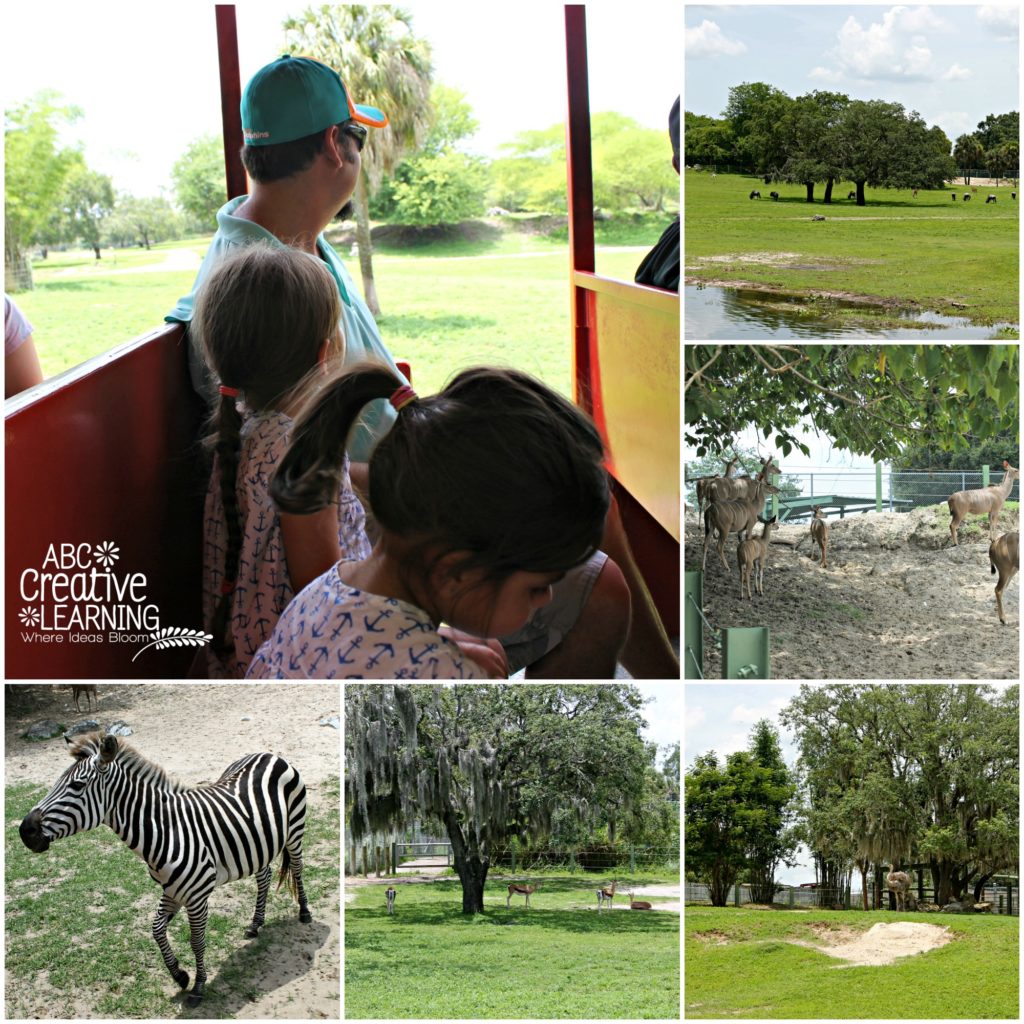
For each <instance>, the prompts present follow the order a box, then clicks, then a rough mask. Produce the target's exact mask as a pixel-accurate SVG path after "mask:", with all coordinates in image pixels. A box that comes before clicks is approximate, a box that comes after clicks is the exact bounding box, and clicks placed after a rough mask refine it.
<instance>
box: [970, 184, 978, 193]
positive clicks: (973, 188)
mask: <svg viewBox="0 0 1024 1024" xmlns="http://www.w3.org/2000/svg"><path fill="white" fill-rule="evenodd" d="M971 191H972V192H973V193H974V194H975V195H977V194H978V186H977V185H972V186H971Z"/></svg>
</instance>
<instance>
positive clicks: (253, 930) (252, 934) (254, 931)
mask: <svg viewBox="0 0 1024 1024" xmlns="http://www.w3.org/2000/svg"><path fill="white" fill-rule="evenodd" d="M259 933H260V930H259V928H257V927H256V926H255V925H249V927H248V928H246V929H245V937H246V938H247V939H255V938H256V937H257V936H258V935H259Z"/></svg>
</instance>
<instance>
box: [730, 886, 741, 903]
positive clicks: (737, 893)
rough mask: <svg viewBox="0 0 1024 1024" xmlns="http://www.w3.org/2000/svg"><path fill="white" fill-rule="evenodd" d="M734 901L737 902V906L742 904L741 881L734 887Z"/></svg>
mask: <svg viewBox="0 0 1024 1024" xmlns="http://www.w3.org/2000/svg"><path fill="white" fill-rule="evenodd" d="M732 901H733V903H735V904H736V906H737V907H738V906H739V905H740V883H739V882H737V883H736V888H735V889H733V893H732Z"/></svg>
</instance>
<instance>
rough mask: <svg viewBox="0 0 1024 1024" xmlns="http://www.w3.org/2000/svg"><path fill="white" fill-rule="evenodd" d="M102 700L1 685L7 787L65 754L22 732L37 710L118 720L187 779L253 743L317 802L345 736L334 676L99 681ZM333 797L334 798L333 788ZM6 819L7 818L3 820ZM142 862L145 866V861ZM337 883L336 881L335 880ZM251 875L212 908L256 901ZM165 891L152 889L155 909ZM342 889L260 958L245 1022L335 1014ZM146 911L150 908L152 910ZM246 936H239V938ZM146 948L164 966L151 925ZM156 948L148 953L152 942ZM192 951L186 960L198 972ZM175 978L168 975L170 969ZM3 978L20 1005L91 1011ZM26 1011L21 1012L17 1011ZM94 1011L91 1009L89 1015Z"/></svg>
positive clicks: (68, 997) (278, 934) (37, 775)
mask: <svg viewBox="0 0 1024 1024" xmlns="http://www.w3.org/2000/svg"><path fill="white" fill-rule="evenodd" d="M98 693H99V703H98V707H94V709H93V713H92V714H89V713H87V712H86V711H85V707H86V703H85V699H84V698H82V699H81V701H80V703H81V707H82V709H83V711H82V713H81V714H79V713H77V712H76V711H75V706H74V703H73V702H72V699H71V687H70V685H64V684H60V685H53V686H48V685H44V684H28V685H9V686H8V687H7V689H6V694H5V722H4V726H5V744H6V747H5V761H4V775H5V785H10V784H11V783H15V782H23V781H28V782H34V783H38V784H40V785H45V786H49V785H50V784H51V783H52V782H54V781H55V780H56V778H57V776H58V775H59V774H60V772H62V771H63V770H64V768H65V767H66V766H67V765H68V764H69V763H70V761H69V759H68V757H67V754H66V752H65V747H66V744H65V743H64V741H63V739H61V738H60V737H57V738H56V739H52V740H46V741H41V742H40V741H37V742H32V743H30V742H28V741H27V740H25V739H23V738H22V733H23V732H24V731H25V729H26V727H27V726H29V725H31V724H32V723H34V722H37V721H40V720H41V719H53V720H55V721H57V722H59V723H60V724H62V725H64V726H66V727H71V726H73V725H74V724H75V723H77V722H80V721H83V720H86V719H89V718H93V719H96V720H98V721H99V722H100V724H101V725H103V726H106V725H108V724H110V723H111V722H112V721H116V720H122V721H124V722H126V723H127V724H128V725H129V726H131V728H132V729H133V730H134V734H133V735H132V736H129V737H127V741H128V742H129V743H131V744H132V745H133V746H134V747H135V748H136V749H137V750H138V751H139V752H140V753H142V754H143V755H144V756H145V757H147V758H149V759H150V760H152V761H155V762H156V763H157V764H159V765H161V766H162V767H163V768H164V769H165V770H167V771H168V772H169V773H170V774H172V775H174V776H175V777H177V778H179V779H181V780H182V781H183V782H188V783H198V782H204V781H213V780H214V779H216V778H218V777H219V776H220V774H221V773H222V772H223V770H224V769H225V768H226V767H227V766H228V765H229V764H230V763H231V762H232V761H234V760H236V759H237V758H239V757H242V756H243V755H245V754H248V753H253V752H256V751H264V750H266V751H271V752H272V753H276V754H280V755H281V756H283V757H285V758H287V759H288V760H289V761H290V762H291V763H292V764H294V765H295V766H296V767H297V768H298V769H299V771H300V772H301V774H302V778H303V781H304V782H305V784H306V789H307V794H308V795H307V799H308V802H309V803H310V804H314V803H315V802H317V801H318V800H323V799H325V796H324V790H323V786H324V782H325V780H326V779H328V778H329V777H334V778H338V777H339V776H340V774H341V750H340V743H341V734H340V731H339V730H338V729H336V728H332V727H331V726H324V725H320V724H319V722H320V720H321V719H323V718H327V717H330V716H338V715H339V714H340V708H341V703H340V695H339V691H338V687H337V686H336V685H322V686H321V685H312V684H307V683H299V684H294V685H292V684H284V683H281V684H278V683H274V684H267V683H263V684H255V685H247V684H241V683H227V684H222V685H217V684H214V683H197V684H177V685H175V684H159V683H145V684H133V683H109V684H103V683H100V684H98ZM331 799H336V797H331ZM7 826H8V828H10V827H12V822H7ZM140 870H143V868H142V866H141V865H140ZM339 881H340V879H339ZM254 893H255V887H254V883H252V882H251V881H244V880H243V881H241V882H238V883H235V884H234V885H227V886H223V887H221V888H219V889H217V890H216V892H215V893H214V895H213V897H212V899H211V908H212V909H213V910H214V912H216V910H217V907H218V904H219V905H220V906H221V907H224V906H226V905H229V904H231V903H232V902H233V901H239V900H240V901H241V902H242V903H244V904H246V905H249V904H250V903H251V902H252V899H253V894H254ZM158 897H159V888H158V887H157V886H156V885H155V884H154V886H153V900H152V908H151V909H152V910H155V908H156V903H157V900H158ZM339 907H340V886H335V887H332V888H331V889H330V890H329V891H327V892H325V893H323V894H322V895H321V896H320V898H318V899H316V900H315V901H313V902H312V903H311V905H310V909H311V910H312V912H313V919H314V924H313V926H312V927H311V928H310V929H309V930H308V931H306V932H305V933H302V932H299V931H297V930H295V929H292V928H287V929H285V928H284V927H281V928H278V929H277V930H275V931H273V938H272V941H273V948H272V949H270V948H269V947H268V949H267V951H266V956H264V957H262V958H261V974H260V978H259V979H253V981H252V983H251V986H249V987H250V988H251V991H252V993H253V995H252V998H251V999H245V1000H244V1001H243V1000H241V999H240V1000H239V1001H238V1005H237V1006H233V1007H232V1009H233V1010H234V1012H233V1016H234V1017H235V1018H238V1019H254V1020H261V1019H266V1020H272V1019H285V1018H288V1019H295V1018H299V1019H335V1018H337V1017H338V1016H339V1013H340V1005H341V1004H340V976H341V942H340V927H339V926H340V921H339V916H340V910H339ZM275 913H276V911H274V910H268V918H267V925H266V926H265V928H264V930H263V932H261V936H260V938H261V939H264V938H266V939H268V940H269V939H270V938H271V933H272V929H273V928H274V925H275V921H274V916H273V915H274V914H275ZM146 914H147V917H148V916H151V913H150V908H147V909H146ZM241 941H242V940H241V939H240V942H241ZM139 942H140V950H142V945H143V944H145V945H146V947H147V948H146V949H145V950H144V951H141V952H140V955H146V956H149V955H150V952H151V953H152V959H153V970H154V971H158V970H159V971H161V972H162V971H163V966H162V964H161V963H160V957H159V954H158V952H157V950H156V946H155V944H153V942H152V939H151V937H150V935H149V933H148V931H147V932H146V934H145V935H144V936H142V935H140V937H139ZM149 946H152V950H151V951H150V950H149V949H148V947H149ZM190 956H191V954H190V953H187V952H186V954H185V962H186V965H187V966H188V968H189V970H191V961H190ZM208 970H209V981H208V986H209V987H210V988H212V987H213V986H215V985H216V983H217V964H216V963H210V964H208ZM167 981H168V986H171V985H172V984H173V983H172V982H171V981H170V978H169V977H168V979H167ZM15 984H16V983H15V982H13V981H12V979H11V978H10V976H8V978H7V986H8V987H7V996H8V999H9V1000H10V999H11V997H12V995H14V994H16V995H17V1004H18V1005H19V1006H20V1007H23V1008H24V1007H29V1008H34V1010H33V1009H30V1010H29V1012H28V1016H37V1017H53V1016H55V1013H54V1007H55V1006H62V1007H63V1008H64V1011H65V1012H62V1013H60V1014H59V1016H70V1017H79V1018H81V1017H88V1016H90V1013H89V1012H88V1005H82V1002H83V1001H82V1000H78V1001H76V1000H75V995H74V994H73V993H66V992H60V993H55V992H53V991H52V990H48V988H47V985H46V984H45V979H39V978H36V979H34V980H33V983H32V985H31V986H30V987H27V988H29V989H30V990H22V991H18V992H17V993H14V992H12V987H11V986H12V985H15ZM203 1009H204V1008H203V1007H202V1006H200V1007H199V1009H198V1010H194V1011H189V1012H188V1014H187V1016H189V1017H203V1016H209V1015H212V1014H204V1012H203ZM180 1010H181V1007H180V1006H179V1004H178V1003H177V1002H175V1003H168V1013H167V1016H178V1015H179V1014H180ZM22 1012H24V1010H23V1011H22ZM92 1015H93V1016H94V1014H92Z"/></svg>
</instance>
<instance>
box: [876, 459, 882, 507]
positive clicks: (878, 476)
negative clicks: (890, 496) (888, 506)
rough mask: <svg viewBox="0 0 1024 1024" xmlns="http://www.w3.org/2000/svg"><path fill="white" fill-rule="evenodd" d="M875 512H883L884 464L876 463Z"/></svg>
mask: <svg viewBox="0 0 1024 1024" xmlns="http://www.w3.org/2000/svg"><path fill="white" fill-rule="evenodd" d="M875 511H876V512H881V511H882V464H881V463H880V462H876V463H875Z"/></svg>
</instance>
